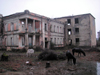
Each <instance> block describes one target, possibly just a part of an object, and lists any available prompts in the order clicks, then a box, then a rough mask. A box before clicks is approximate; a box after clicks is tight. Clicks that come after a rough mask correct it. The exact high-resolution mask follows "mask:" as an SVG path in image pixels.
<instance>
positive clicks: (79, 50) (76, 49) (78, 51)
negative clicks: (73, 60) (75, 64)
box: [72, 48, 86, 56]
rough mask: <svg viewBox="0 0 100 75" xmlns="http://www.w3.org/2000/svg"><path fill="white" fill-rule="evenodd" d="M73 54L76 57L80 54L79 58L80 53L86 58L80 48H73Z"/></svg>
mask: <svg viewBox="0 0 100 75" xmlns="http://www.w3.org/2000/svg"><path fill="white" fill-rule="evenodd" d="M75 52H76V53H78V56H79V54H80V56H81V53H82V54H83V55H84V56H86V54H85V52H84V51H83V50H82V49H81V48H74V49H72V53H73V55H74V53H75Z"/></svg>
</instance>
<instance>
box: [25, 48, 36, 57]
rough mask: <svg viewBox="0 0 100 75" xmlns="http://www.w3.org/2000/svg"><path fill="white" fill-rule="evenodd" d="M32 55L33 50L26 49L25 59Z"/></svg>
mask: <svg viewBox="0 0 100 75" xmlns="http://www.w3.org/2000/svg"><path fill="white" fill-rule="evenodd" d="M33 54H34V50H33V49H28V50H27V53H26V55H27V57H31V56H33Z"/></svg>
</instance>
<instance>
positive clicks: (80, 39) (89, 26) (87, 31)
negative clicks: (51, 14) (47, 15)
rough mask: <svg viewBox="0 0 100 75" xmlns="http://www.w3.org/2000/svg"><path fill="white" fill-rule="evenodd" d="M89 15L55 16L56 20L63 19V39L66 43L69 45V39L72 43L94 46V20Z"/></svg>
mask: <svg viewBox="0 0 100 75" xmlns="http://www.w3.org/2000/svg"><path fill="white" fill-rule="evenodd" d="M90 16H91V14H83V15H76V16H69V17H62V18H58V19H57V18H56V20H59V21H62V22H64V21H65V27H66V29H65V30H66V32H65V34H66V36H65V38H66V40H65V41H66V44H67V45H69V41H70V40H71V44H72V45H77V46H96V35H95V24H94V23H93V22H95V20H94V18H93V16H91V17H90ZM69 19H70V21H69ZM69 31H70V34H69ZM91 33H92V34H91Z"/></svg>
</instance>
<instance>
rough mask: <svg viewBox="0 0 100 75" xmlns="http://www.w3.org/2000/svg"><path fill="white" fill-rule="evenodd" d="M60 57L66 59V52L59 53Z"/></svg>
mask: <svg viewBox="0 0 100 75" xmlns="http://www.w3.org/2000/svg"><path fill="white" fill-rule="evenodd" d="M58 59H62V60H65V59H66V54H65V53H60V54H59V55H58Z"/></svg>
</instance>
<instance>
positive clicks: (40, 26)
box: [40, 21, 41, 31]
mask: <svg viewBox="0 0 100 75" xmlns="http://www.w3.org/2000/svg"><path fill="white" fill-rule="evenodd" d="M40 31H41V21H40Z"/></svg>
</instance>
